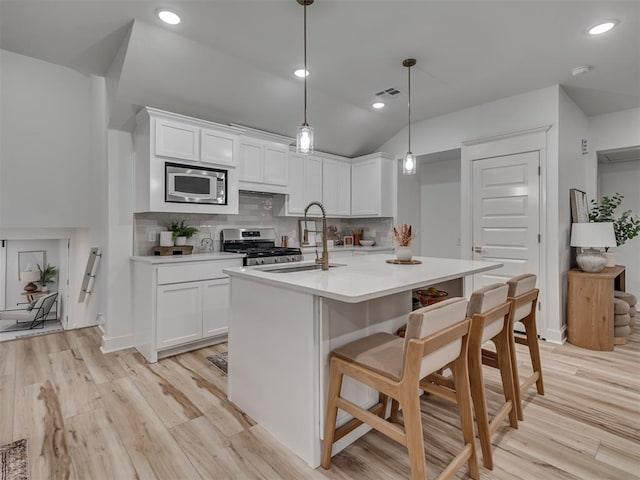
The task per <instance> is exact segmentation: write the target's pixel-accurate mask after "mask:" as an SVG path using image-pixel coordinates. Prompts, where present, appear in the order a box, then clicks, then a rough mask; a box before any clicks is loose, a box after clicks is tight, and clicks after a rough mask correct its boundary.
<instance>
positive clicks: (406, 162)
mask: <svg viewBox="0 0 640 480" xmlns="http://www.w3.org/2000/svg"><path fill="white" fill-rule="evenodd" d="M415 64H416V59H415V58H407V59H405V60H403V61H402V66H403V67H407V76H408V79H409V81H408V83H409V88H408V92H409V103H408V106H409V148H408V149H407V153H405V155H404V158H403V159H402V173H403V174H404V175H414V174H415V173H416V172H417V162H416V156H415V155H414V154H413V153H412V152H411V67H413V66H414V65H415Z"/></svg>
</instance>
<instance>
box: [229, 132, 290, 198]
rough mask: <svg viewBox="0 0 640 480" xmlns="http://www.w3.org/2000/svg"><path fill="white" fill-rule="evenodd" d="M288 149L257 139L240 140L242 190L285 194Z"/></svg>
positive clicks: (244, 138)
mask: <svg viewBox="0 0 640 480" xmlns="http://www.w3.org/2000/svg"><path fill="white" fill-rule="evenodd" d="M287 155H288V147H287V146H285V145H280V144H275V143H271V142H265V141H261V140H258V139H255V138H246V137H243V138H241V139H240V150H239V163H238V168H239V170H240V172H239V173H240V189H243V190H253V191H257V192H269V193H285V191H286V188H287V184H288V174H287V170H288V164H287Z"/></svg>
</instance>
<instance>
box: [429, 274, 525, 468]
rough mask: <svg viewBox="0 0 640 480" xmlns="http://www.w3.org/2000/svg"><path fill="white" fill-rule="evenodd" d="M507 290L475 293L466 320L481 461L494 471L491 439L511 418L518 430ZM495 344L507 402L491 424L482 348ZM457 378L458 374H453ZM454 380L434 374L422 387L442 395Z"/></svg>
mask: <svg viewBox="0 0 640 480" xmlns="http://www.w3.org/2000/svg"><path fill="white" fill-rule="evenodd" d="M507 292H508V287H507V285H505V284H500V283H494V284H492V285H488V286H486V287H484V288H481V289H479V290H476V291H475V292H473V294H472V295H471V299H470V300H469V307H468V309H467V316H468V317H471V331H470V333H469V378H470V383H471V396H472V398H473V408H474V410H475V416H476V424H477V425H478V435H479V437H480V447H481V448H482V460H483V463H484V466H485V467H487V468H488V469H489V470H492V469H493V454H492V451H491V435H492V434H493V433H494V432H495V431H496V430H497V429H498V427H499V426H500V425H501V423H502V422H503V421H504V419H505V417H507V416H509V424H510V425H511V427H513V428H518V419H517V415H516V407H515V403H516V402H515V386H514V381H513V370H512V368H511V353H510V352H511V348H510V337H509V334H510V324H509V317H510V312H511V303H510V302H509V301H508V300H507ZM487 341H492V342H493V343H494V344H495V347H496V352H497V353H496V354H495V361H496V366H497V367H498V368H499V370H500V376H501V378H502V388H503V391H504V398H505V401H504V403H503V404H502V406H501V407H500V409H499V410H498V412H497V413H496V414H495V415H494V416H493V418H492V419H491V420H489V412H488V408H487V399H486V395H485V387H484V376H483V372H482V352H483V349H482V345H483V344H484V343H485V342H487ZM454 378H455V373H454ZM450 384H451V379H450V378H447V377H444V376H442V375H441V374H439V373H436V374H432V375H430V376H428V377H427V378H425V379H424V381H423V382H421V383H420V386H421V388H422V389H423V390H425V391H427V392H429V393H433V394H435V395H439V396H441V397H443V398H447V397H446V396H444V395H441V393H440V390H439V388H438V387H445V388H446V387H447V386H449V385H450Z"/></svg>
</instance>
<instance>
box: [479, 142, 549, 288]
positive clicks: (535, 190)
mask: <svg viewBox="0 0 640 480" xmlns="http://www.w3.org/2000/svg"><path fill="white" fill-rule="evenodd" d="M539 165H540V154H539V152H538V151H534V152H526V153H517V154H513V155H505V156H501V157H494V158H487V159H481V160H475V161H474V162H473V183H472V185H473V193H472V198H473V207H472V213H473V215H472V218H473V259H474V260H486V261H496V262H500V263H503V264H504V266H503V267H502V268H500V269H497V270H491V271H489V272H485V273H480V274H477V275H474V279H473V289H474V290H477V289H478V288H481V287H483V286H485V285H488V284H490V283H495V282H505V281H506V280H508V279H509V278H511V277H514V276H516V275H520V274H523V273H533V274H535V275H538V277H539V276H540V275H539V270H540V237H539V233H540V223H539V218H540V202H539V197H540V188H539V185H540V177H539V168H538V167H539Z"/></svg>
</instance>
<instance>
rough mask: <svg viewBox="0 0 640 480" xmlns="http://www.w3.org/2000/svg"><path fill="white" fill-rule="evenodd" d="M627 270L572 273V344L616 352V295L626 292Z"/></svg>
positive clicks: (569, 325) (618, 267)
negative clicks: (616, 291)
mask: <svg viewBox="0 0 640 480" xmlns="http://www.w3.org/2000/svg"><path fill="white" fill-rule="evenodd" d="M624 270H625V267H624V266H622V265H616V266H615V267H606V268H605V269H604V270H602V271H601V272H599V273H587V272H583V271H582V270H569V273H568V278H569V293H568V307H567V328H568V335H569V342H570V343H572V344H574V345H577V346H578V347H582V348H588V349H589V350H613V315H614V314H613V291H614V289H617V290H622V291H624V289H625V273H624Z"/></svg>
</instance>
